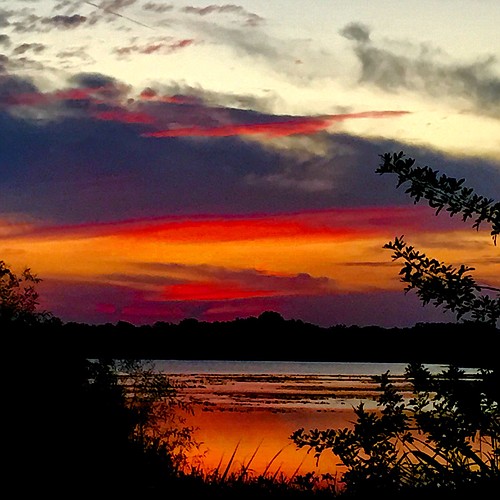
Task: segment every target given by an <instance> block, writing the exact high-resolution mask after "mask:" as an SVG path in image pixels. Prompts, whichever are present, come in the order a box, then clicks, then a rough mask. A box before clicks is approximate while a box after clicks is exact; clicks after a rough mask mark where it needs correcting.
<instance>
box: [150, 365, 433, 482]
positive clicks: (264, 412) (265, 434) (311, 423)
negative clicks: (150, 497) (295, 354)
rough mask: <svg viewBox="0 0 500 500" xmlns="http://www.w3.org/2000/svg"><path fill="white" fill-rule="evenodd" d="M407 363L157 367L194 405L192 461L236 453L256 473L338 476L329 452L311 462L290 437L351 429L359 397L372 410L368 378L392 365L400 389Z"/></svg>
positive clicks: (211, 461)
mask: <svg viewBox="0 0 500 500" xmlns="http://www.w3.org/2000/svg"><path fill="white" fill-rule="evenodd" d="M405 366H406V365H402V364H390V365H389V364H374V363H371V364H348V363H300V364H298V363H293V362H292V363H289V362H278V363H276V362H235V361H231V362H219V361H214V362H187V361H182V362H180V361H173V362H166V361H162V362H160V363H159V364H158V365H157V367H158V369H159V370H160V371H162V372H165V373H168V374H169V378H170V380H171V381H172V382H174V383H176V384H177V385H179V386H180V387H182V389H181V390H180V396H182V397H183V398H185V399H186V400H187V401H190V402H191V404H192V406H193V409H194V415H193V416H191V417H189V419H188V423H189V424H191V425H194V426H195V427H197V428H198V431H197V433H196V439H197V440H198V441H200V442H202V446H201V449H200V450H199V451H198V452H196V453H193V454H192V456H191V460H192V463H193V464H194V465H198V466H201V467H203V468H205V469H206V470H211V469H214V468H219V469H224V468H225V466H226V464H227V463H228V461H229V460H230V457H231V456H232V454H233V452H234V451H235V450H236V455H235V461H234V463H233V468H235V470H238V469H239V468H240V467H241V466H244V465H246V464H247V463H248V461H249V460H250V459H252V464H251V469H252V470H253V472H254V473H256V474H260V473H262V472H263V471H264V470H266V469H267V468H269V473H271V474H273V473H277V472H282V473H284V474H286V475H288V476H291V475H293V474H295V473H297V472H298V473H300V474H303V473H305V472H309V471H313V470H314V471H316V472H318V473H320V474H321V473H325V472H330V473H335V471H336V470H337V467H338V459H337V458H336V457H335V456H334V455H333V454H324V456H322V457H321V460H320V462H319V464H316V460H315V458H314V457H313V456H312V454H307V451H306V450H304V449H302V450H297V449H296V447H295V445H294V444H293V443H292V442H291V440H290V439H289V436H290V435H291V434H292V432H294V431H295V430H297V429H298V428H300V427H304V428H305V429H313V428H318V429H325V428H331V427H333V428H339V427H351V425H352V421H353V419H354V414H353V407H354V406H357V405H358V404H359V403H360V402H361V401H363V402H364V404H365V407H366V408H367V409H375V408H376V402H375V397H376V395H377V391H376V388H377V385H376V383H375V382H374V381H373V379H372V375H379V374H381V373H383V372H385V371H387V370H390V371H391V374H392V373H394V383H395V385H396V386H398V388H400V389H401V390H402V391H403V393H404V390H405V388H406V387H407V385H406V382H405V380H404V376H403V374H404V368H405ZM441 368H442V367H440V366H434V367H432V369H433V371H440V370H441ZM252 457H253V458H252Z"/></svg>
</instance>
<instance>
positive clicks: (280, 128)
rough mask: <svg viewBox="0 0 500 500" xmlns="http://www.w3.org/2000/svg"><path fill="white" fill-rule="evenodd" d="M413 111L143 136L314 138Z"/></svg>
mask: <svg viewBox="0 0 500 500" xmlns="http://www.w3.org/2000/svg"><path fill="white" fill-rule="evenodd" d="M407 113H409V111H365V112H361V113H347V114H340V115H328V116H324V117H301V118H297V119H291V120H287V121H280V122H270V123H244V124H233V125H223V126H220V127H211V128H208V127H198V126H193V127H182V128H174V129H168V130H159V131H156V132H147V133H144V134H142V135H143V136H144V137H193V136H194V137H229V136H234V135H256V134H263V135H267V136H270V137H283V136H288V135H296V134H314V133H316V132H319V131H321V130H325V129H326V128H328V127H329V126H330V125H332V124H333V123H335V122H340V121H344V120H349V119H354V118H387V117H392V116H401V115H405V114H407Z"/></svg>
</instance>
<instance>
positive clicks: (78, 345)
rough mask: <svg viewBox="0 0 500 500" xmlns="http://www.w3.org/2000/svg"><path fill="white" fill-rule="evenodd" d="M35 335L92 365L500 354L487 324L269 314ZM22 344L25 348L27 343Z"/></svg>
mask: <svg viewBox="0 0 500 500" xmlns="http://www.w3.org/2000/svg"><path fill="white" fill-rule="evenodd" d="M36 330H37V331H36V333H35V335H36V337H37V344H39V345H40V347H44V342H47V344H52V345H54V346H57V349H58V351H59V352H61V353H64V351H66V352H72V353H75V354H78V355H80V356H84V357H86V358H96V359H97V358H112V359H113V358H114V359H127V358H132V359H234V360H297V361H300V360H304V361H305V360H307V361H366V362H403V363H408V362H411V361H419V362H423V363H438V364H456V365H457V366H472V367H483V366H495V364H496V363H498V352H500V330H499V329H498V328H494V327H491V326H487V325H484V324H478V323H417V324H416V325H415V326H413V327H409V328H382V327H378V326H365V327H360V326H345V325H335V326H331V327H320V326H318V325H314V324H311V323H307V322H304V321H302V320H297V319H290V320H286V319H284V318H283V317H282V316H281V315H279V314H278V313H276V312H271V311H268V312H264V313H262V314H261V315H260V316H258V317H248V318H238V319H235V320H232V321H226V322H205V321H198V320H196V319H193V318H188V319H184V320H182V321H181V322H180V323H176V324H174V323H167V322H157V323H155V324H153V325H142V326H134V325H132V324H130V323H127V322H123V321H119V322H117V323H116V324H111V323H106V324H101V325H89V324H84V323H72V322H70V323H64V324H63V323H59V324H52V325H48V326H47V325H46V326H40V327H38V328H36ZM16 335H21V336H22V335H23V334H22V333H19V332H18V333H17V334H16ZM17 340H18V341H19V338H18V339H17ZM26 341H27V342H29V334H28V333H26ZM20 344H21V345H24V346H26V343H25V342H21V343H20ZM18 345H19V344H18Z"/></svg>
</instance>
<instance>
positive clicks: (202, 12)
mask: <svg viewBox="0 0 500 500" xmlns="http://www.w3.org/2000/svg"><path fill="white" fill-rule="evenodd" d="M182 11H183V12H186V13H188V14H197V15H199V16H207V15H210V14H214V13H217V14H236V15H237V16H241V17H243V18H244V20H245V26H251V27H255V26H258V25H260V24H262V23H263V22H264V18H262V17H261V16H259V15H257V14H255V13H253V12H248V11H247V10H246V9H244V8H243V7H241V6H240V5H233V4H225V5H208V6H206V7H189V6H188V7H184V8H183V9H182Z"/></svg>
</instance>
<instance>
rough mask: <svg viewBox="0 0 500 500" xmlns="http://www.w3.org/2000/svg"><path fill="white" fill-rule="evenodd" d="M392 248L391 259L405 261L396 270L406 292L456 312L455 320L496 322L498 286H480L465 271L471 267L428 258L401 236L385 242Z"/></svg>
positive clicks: (499, 304)
mask: <svg viewBox="0 0 500 500" xmlns="http://www.w3.org/2000/svg"><path fill="white" fill-rule="evenodd" d="M384 248H387V249H389V250H392V251H393V255H392V259H393V261H394V260H399V259H402V260H403V261H404V262H405V263H404V265H403V267H402V268H401V271H400V272H399V275H400V277H401V281H402V282H403V283H407V286H406V288H405V293H407V292H409V291H410V290H413V289H414V290H415V291H416V294H417V296H418V297H419V298H420V299H421V300H422V302H423V303H424V305H425V304H429V303H432V304H434V305H435V306H436V307H438V306H441V305H442V306H443V307H444V308H445V309H448V310H450V311H452V312H453V313H456V314H457V319H461V318H462V317H464V316H467V315H470V317H471V319H472V320H474V321H480V322H484V323H488V324H492V325H495V323H496V322H497V321H498V319H499V318H500V289H499V288H495V287H492V286H485V285H479V284H478V283H477V282H476V281H475V280H474V278H473V277H472V276H471V275H470V274H468V273H469V272H470V271H473V270H474V268H473V267H468V266H465V265H463V264H462V265H461V266H460V267H458V268H456V267H453V266H451V265H447V264H445V263H443V262H439V261H438V260H436V259H430V258H428V257H427V256H426V255H425V254H423V253H421V252H419V251H418V250H416V249H415V248H414V247H413V246H411V245H408V244H407V243H406V242H405V241H404V238H403V236H401V237H400V238H397V237H396V238H395V240H394V241H393V242H392V241H391V242H389V243H387V244H385V245H384ZM485 290H488V291H490V292H496V293H497V297H496V298H495V297H493V298H492V297H490V296H489V295H486V294H483V295H481V292H483V291H485Z"/></svg>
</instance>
